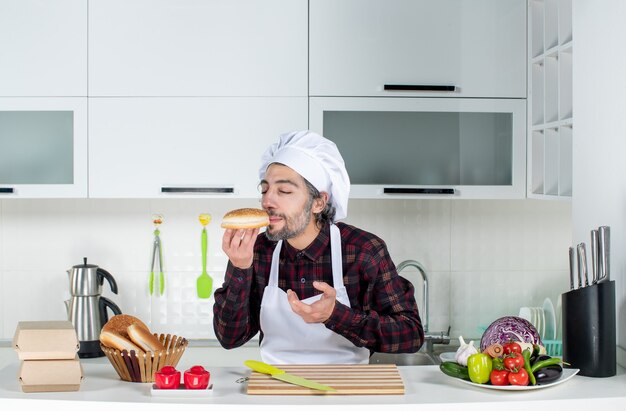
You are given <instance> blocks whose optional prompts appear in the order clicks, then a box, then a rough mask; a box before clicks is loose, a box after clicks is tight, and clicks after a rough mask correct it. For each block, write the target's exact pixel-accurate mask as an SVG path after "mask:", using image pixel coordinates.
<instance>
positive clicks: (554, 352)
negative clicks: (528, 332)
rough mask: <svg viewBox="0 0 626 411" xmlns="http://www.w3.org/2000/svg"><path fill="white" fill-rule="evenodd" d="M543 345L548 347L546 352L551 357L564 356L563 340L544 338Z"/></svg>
mask: <svg viewBox="0 0 626 411" xmlns="http://www.w3.org/2000/svg"><path fill="white" fill-rule="evenodd" d="M543 346H544V347H546V353H547V354H548V355H549V356H550V357H562V356H563V341H561V340H543Z"/></svg>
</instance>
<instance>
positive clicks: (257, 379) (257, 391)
mask: <svg viewBox="0 0 626 411" xmlns="http://www.w3.org/2000/svg"><path fill="white" fill-rule="evenodd" d="M278 367H279V368H280V369H282V370H285V372H287V373H289V374H293V375H297V376H298V377H303V378H306V379H309V380H313V381H316V382H319V383H321V384H325V385H329V386H331V387H333V388H334V389H336V390H337V391H327V392H326V391H318V390H313V389H310V388H306V387H301V386H299V385H294V384H289V383H286V382H284V381H280V380H277V379H275V378H272V377H271V376H269V375H267V374H261V373H258V372H255V371H252V374H251V375H250V378H249V379H248V394H251V395H403V394H404V383H403V382H402V377H400V373H399V372H398V367H396V366H395V365H394V364H380V365H368V364H364V365H280V366H278Z"/></svg>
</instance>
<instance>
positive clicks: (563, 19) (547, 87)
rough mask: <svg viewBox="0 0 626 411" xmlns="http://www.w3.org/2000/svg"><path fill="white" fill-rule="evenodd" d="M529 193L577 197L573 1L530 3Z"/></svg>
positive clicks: (536, 195)
mask: <svg viewBox="0 0 626 411" xmlns="http://www.w3.org/2000/svg"><path fill="white" fill-rule="evenodd" d="M528 32H529V41H528V45H529V47H528V84H529V90H528V106H529V116H528V117H529V119H528V130H529V136H528V153H529V156H528V188H527V193H528V197H531V198H543V199H570V198H571V196H572V185H573V184H572V145H573V144H572V138H573V125H574V124H573V110H572V108H573V101H572V62H573V45H572V44H573V43H572V1H571V0H532V1H530V2H529V30H528Z"/></svg>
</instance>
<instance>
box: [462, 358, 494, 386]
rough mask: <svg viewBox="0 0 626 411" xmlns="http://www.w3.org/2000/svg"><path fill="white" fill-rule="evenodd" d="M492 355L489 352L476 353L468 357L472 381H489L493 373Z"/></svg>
mask: <svg viewBox="0 0 626 411" xmlns="http://www.w3.org/2000/svg"><path fill="white" fill-rule="evenodd" d="M491 369H492V362H491V357H490V356H489V355H487V354H482V353H476V354H472V355H470V356H469V357H467V371H468V372H469V377H470V381H472V382H475V383H476V384H484V383H486V382H487V381H489V375H490V374H491Z"/></svg>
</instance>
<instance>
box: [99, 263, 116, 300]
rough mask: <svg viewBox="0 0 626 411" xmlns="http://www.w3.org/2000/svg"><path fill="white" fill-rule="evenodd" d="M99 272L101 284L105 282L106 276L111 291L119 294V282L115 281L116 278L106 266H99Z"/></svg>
mask: <svg viewBox="0 0 626 411" xmlns="http://www.w3.org/2000/svg"><path fill="white" fill-rule="evenodd" d="M97 273H98V279H99V280H100V284H103V283H104V279H105V278H106V280H107V281H108V282H109V285H110V286H111V291H112V292H113V294H117V283H116V282H115V278H113V276H112V275H111V273H109V272H108V271H107V270H105V269H104V268H98V271H97Z"/></svg>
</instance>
